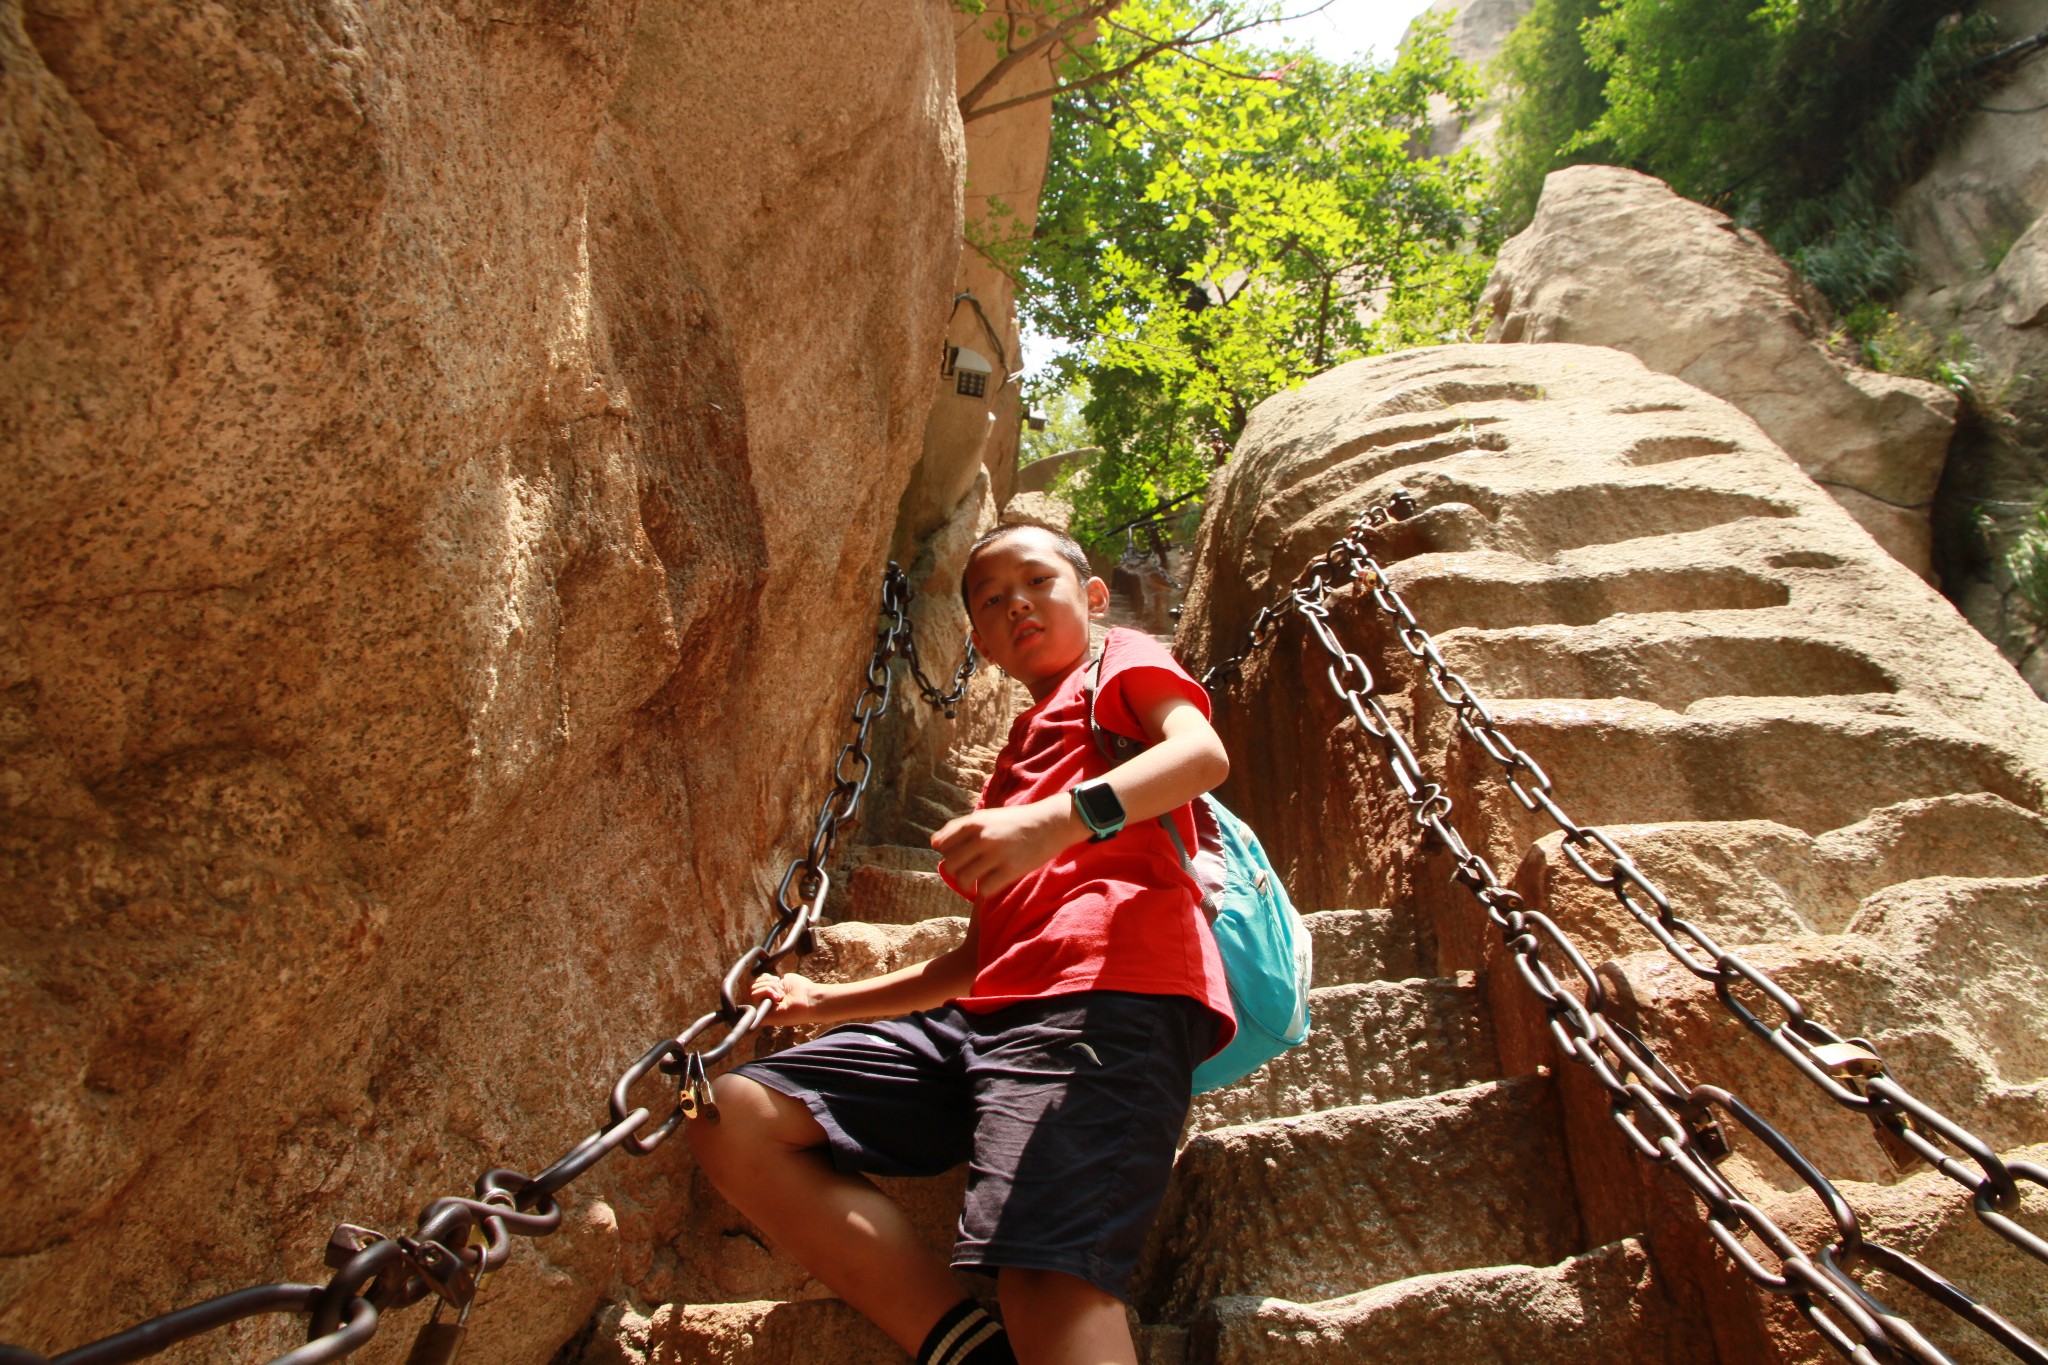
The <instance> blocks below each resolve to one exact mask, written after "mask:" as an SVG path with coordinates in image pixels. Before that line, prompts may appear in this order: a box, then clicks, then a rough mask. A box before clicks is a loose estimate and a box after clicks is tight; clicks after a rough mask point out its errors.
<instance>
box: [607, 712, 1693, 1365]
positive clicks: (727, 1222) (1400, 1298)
mask: <svg viewBox="0 0 2048 1365" xmlns="http://www.w3.org/2000/svg"><path fill="white" fill-rule="evenodd" d="M994 759H995V753H994V751H993V750H983V749H966V750H962V751H960V752H957V753H955V754H953V755H951V756H949V757H948V759H947V760H946V761H945V763H944V764H943V766H942V768H941V770H940V771H939V772H938V773H937V774H936V775H934V776H933V777H932V778H931V779H930V780H929V781H928V782H927V784H926V785H925V788H924V790H923V792H922V793H921V794H920V795H919V797H918V798H917V799H916V800H915V801H913V802H912V803H911V806H910V809H909V811H908V812H907V818H906V819H905V820H904V821H903V822H902V823H901V825H900V826H899V827H898V829H897V830H895V831H893V832H890V834H889V837H890V838H891V840H892V841H890V842H880V843H874V844H870V845H866V846H863V847H859V848H856V849H854V850H853V851H852V854H851V859H850V868H849V872H848V875H847V876H845V877H844V878H843V886H844V891H843V893H840V894H837V895H835V897H834V899H833V901H832V909H831V913H830V916H829V918H830V920H831V922H830V923H829V924H828V925H827V926H826V927H825V928H824V929H823V930H822V932H821V935H820V947H819V951H818V952H817V953H816V954H815V955H814V956H813V957H811V958H810V959H808V961H807V963H806V965H805V967H804V970H805V971H806V972H807V973H808V974H811V975H813V976H816V977H818V978H820V979H825V980H846V979H855V978H859V977H862V976H867V975H871V974H873V973H876V972H880V971H887V970H890V969H892V968H895V967H897V966H901V965H904V964H905V963H908V962H913V961H917V960H920V959H922V958H925V957H928V956H930V955H932V954H934V953H937V952H941V951H943V950H945V949H947V948H949V947H951V946H953V945H954V944H956V943H958V942H959V941H960V938H961V936H962V935H963V934H964V933H965V931H966V920H965V918H963V917H962V916H960V915H959V914H957V913H956V912H957V911H958V910H959V909H960V908H961V902H960V901H959V899H958V898H957V897H955V896H953V894H952V893H951V892H950V891H948V890H947V889H946V887H945V885H944V883H943V882H942V881H941V880H940V878H939V876H938V874H937V871H936V870H935V869H936V867H937V862H938V859H937V855H936V854H934V853H933V852H931V850H930V849H929V848H927V847H924V846H923V845H924V842H925V841H926V840H928V839H929V837H930V834H931V831H932V830H933V829H935V828H936V827H937V826H938V825H939V824H942V823H943V822H944V821H945V820H947V819H950V818H952V817H953V816H954V815H957V814H959V813H962V812H964V811H965V810H967V809H968V808H970V807H971V805H972V804H973V801H974V797H975V792H976V790H977V789H978V788H979V787H980V785H981V783H982V782H983V781H985V780H986V777H987V775H988V772H989V771H990V769H991V767H992V766H993V763H994ZM1304 918H1305V921H1306V923H1307V925H1308V928H1309V930H1310V934H1311V937H1312V939H1313V942H1314V945H1315V959H1316V974H1315V979H1314V990H1313V997H1312V998H1313V1021H1314V1029H1313V1031H1312V1033H1311V1034H1310V1037H1309V1040H1308V1042H1307V1043H1305V1044H1304V1045H1303V1046H1302V1047H1300V1048H1298V1049H1296V1050H1294V1051H1293V1052H1290V1053H1289V1054H1287V1055H1286V1056H1284V1057H1281V1058H1279V1059H1277V1060H1276V1061H1275V1062H1273V1063H1272V1064H1271V1065H1270V1066H1268V1067H1267V1068H1265V1069H1264V1070H1263V1071H1261V1072H1260V1073H1258V1074H1256V1075H1254V1076H1252V1077H1249V1078H1247V1079H1246V1080H1244V1081H1241V1082H1239V1083H1238V1084H1236V1085H1233V1086H1230V1087H1228V1088H1226V1089H1223V1090H1220V1091H1216V1092H1213V1093H1211V1094H1208V1095H1204V1096H1201V1097H1199V1098H1198V1099H1197V1100H1196V1101H1195V1104H1194V1106H1193V1108H1192V1110H1191V1113H1190V1116H1189V1120H1188V1128H1187V1134H1186V1138H1185V1145H1184V1147H1183V1149H1182V1151H1181V1153H1180V1157H1179V1159H1178V1162H1177V1165H1176V1168H1175V1174H1174V1179H1173V1183H1172V1186H1171V1187H1170V1189H1169V1192H1168V1195H1167V1199H1166V1203H1165V1206H1164V1207H1163V1209H1162V1211H1161V1213H1160V1217H1159V1221H1158V1224H1157V1227H1156V1228H1155V1231H1154V1235H1153V1239H1152V1244H1151V1247H1150V1249H1149V1250H1148V1252H1147V1254H1146V1257H1145V1259H1144V1261H1143V1263H1142V1264H1141V1266H1140V1268H1139V1273H1138V1277H1137V1281H1136V1283H1135V1285H1134V1292H1133V1310H1134V1319H1133V1321H1134V1326H1135V1328H1136V1335H1137V1337H1138V1341H1139V1347H1140V1355H1141V1358H1142V1359H1143V1360H1144V1361H1145V1362H1146V1363H1147V1365H1209V1363H1210V1362H1254V1361H1279V1360H1353V1359H1355V1360H1360V1361H1364V1360H1367V1359H1371V1360H1374V1361H1438V1360H1442V1361H1452V1360H1456V1361H1460V1362H1464V1361H1470V1360H1501V1361H1507V1360H1520V1359H1524V1358H1527V1357H1526V1351H1527V1348H1529V1347H1530V1346H1531V1344H1533V1343H1543V1342H1549V1343H1552V1344H1554V1345H1556V1346H1559V1347H1562V1346H1563V1345H1564V1343H1566V1342H1569V1344H1570V1349H1571V1351H1572V1352H1573V1354H1574V1357H1575V1358H1579V1359H1584V1360H1589V1361H1593V1362H1614V1363H1615V1365H1621V1362H1679V1361H1685V1360H1691V1359H1694V1358H1697V1357H1695V1356H1694V1355H1690V1354H1688V1345H1687V1343H1686V1342H1684V1341H1682V1340H1680V1339H1679V1337H1678V1333H1677V1330H1676V1327H1675V1325H1674V1324H1675V1320H1674V1318H1673V1317H1672V1315H1671V1314H1670V1313H1669V1312H1668V1311H1666V1309H1665V1305H1664V1303H1663V1301H1662V1298H1661V1295H1660V1291H1659V1289H1658V1286H1657V1285H1656V1283H1655V1281H1654V1279H1653V1276H1652V1274H1651V1267H1650V1263H1649V1260H1648V1258H1647V1257H1646V1256H1645V1254H1644V1253H1643V1251H1642V1250H1641V1248H1640V1247H1638V1246H1637V1245H1636V1244H1635V1243H1634V1242H1632V1241H1621V1242H1615V1243H1611V1244H1609V1245H1606V1246H1601V1247H1588V1246H1586V1245H1585V1239H1584V1237H1583V1235H1582V1233H1581V1229H1580V1224H1579V1218H1578V1214H1577V1211H1576V1196H1575V1194H1574V1191H1573V1188H1572V1180H1571V1175H1570V1167H1569V1163H1568V1161H1567V1159H1566V1155H1565V1152H1564V1134H1563V1127H1562V1123H1561V1120H1560V1116H1559V1106H1558V1102H1557V1098H1556V1096H1555V1094H1554V1093H1553V1083H1552V1080H1551V1078H1550V1077H1549V1076H1548V1075H1547V1074H1530V1075H1524V1076H1518V1077H1503V1076H1502V1074H1501V1069H1500V1063H1499V1057H1498V1053H1497V1049H1496V1045H1495V1039H1494V1033H1493V1028H1492V1025H1491V1022H1490V1020H1489V1017H1488V1011H1487V1007H1486V1004H1485V1000H1484V997H1483V994H1482V992H1481V990H1480V989H1479V986H1478V984H1477V983H1476V982H1475V980H1474V978H1473V975H1472V974H1471V973H1461V974H1458V975H1454V976H1444V977H1438V976H1433V975H1432V974H1431V972H1430V967H1429V964H1428V962H1427V961H1426V960H1425V950H1424V948H1423V945H1422V943H1421V941H1420V936H1419V933H1418V927H1417V921H1416V919H1415V918H1414V917H1413V916H1412V915H1409V914H1404V913H1401V912H1399V911H1397V910H1387V909H1333V910H1322V911H1317V912H1314V913H1310V914H1307V915H1305V916H1304ZM789 1041H791V1035H790V1033H789V1032H788V1031H781V1032H776V1031H771V1034H770V1036H769V1037H768V1038H767V1039H766V1040H765V1041H764V1043H763V1048H764V1050H773V1049H774V1048H776V1047H778V1046H784V1045H787V1043H788V1042H789ZM879 1183H881V1184H882V1185H883V1186H884V1188H886V1189H888V1190H890V1192H891V1193H892V1194H895V1195H897V1196H898V1197H899V1198H901V1199H903V1200H904V1202H905V1203H906V1206H907V1207H909V1208H910V1209H911V1211H912V1214H913V1217H915V1218H917V1219H918V1220H919V1221H920V1223H921V1225H922V1226H924V1228H925V1229H926V1232H927V1236H928V1237H929V1240H930V1241H931V1243H932V1245H933V1246H934V1247H936V1248H940V1249H942V1250H943V1249H947V1248H950V1246H951V1241H952V1231H953V1220H954V1217H955V1215H956V1212H957V1208H958V1201H959V1196H960V1191H961V1189H962V1187H963V1178H962V1176H961V1175H960V1173H957V1172H956V1173H954V1174H953V1175H951V1176H948V1177H942V1178H940V1179H938V1180H934V1181H923V1182H907V1181H882V1182H879ZM692 1199H693V1205H694V1207H695V1208H696V1209H697V1211H698V1217H699V1220H700V1223H701V1226H700V1227H698V1228H697V1229H695V1230H694V1231H693V1232H692V1233H690V1234H688V1235H687V1236H688V1237H692V1238H694V1239H695V1240H696V1242H698V1243H700V1244H704V1245H709V1246H712V1247H714V1248H722V1249H723V1252H724V1253H725V1254H730V1253H732V1252H733V1251H734V1250H735V1249H743V1250H746V1251H747V1252H749V1253H750V1254H753V1255H756V1256H757V1258H763V1259H764V1260H769V1259H772V1262H773V1264H772V1266H771V1265H768V1264H765V1263H764V1264H762V1265H761V1266H759V1267H758V1270H759V1272H760V1273H758V1274H756V1275H755V1276H754V1277H753V1278H752V1279H750V1280H745V1281H744V1282H740V1281H735V1280H731V1279H728V1280H727V1281H726V1284H725V1292H726V1293H727V1294H728V1295H729V1296H733V1297H738V1296H737V1295H734V1294H733V1291H734V1290H738V1291H739V1293H740V1294H743V1295H746V1296H747V1297H745V1298H744V1300H743V1301H733V1302H713V1301H707V1300H708V1299H709V1298H710V1297H712V1295H713V1294H714V1292H715V1291H716V1288H717V1287H716V1286H714V1285H712V1284H709V1283H701V1284H700V1287H698V1288H697V1289H696V1291H695V1292H694V1293H691V1294H688V1295H687V1296H686V1297H687V1298H688V1300H689V1301H687V1302H685V1301H683V1300H682V1299H681V1298H679V1300H678V1302H675V1303H671V1304H667V1305H664V1306H663V1307H661V1308H660V1309H658V1310H656V1311H655V1312H654V1313H652V1314H651V1315H636V1314H632V1313H617V1314H615V1316H614V1319H613V1320H612V1322H611V1323H609V1324H607V1327H606V1330H605V1331H603V1332H601V1333H600V1334H599V1339H598V1341H597V1342H596V1343H595V1345H594V1347H593V1348H592V1350H591V1351H590V1353H589V1354H586V1355H585V1356H584V1357H583V1359H584V1360H585V1361H591V1362H595V1361H607V1362H610V1361H622V1360H627V1361H634V1362H636V1363H638V1365H654V1363H655V1362H662V1363H663V1365H667V1363H669V1362H675V1363H676V1365H683V1363H685V1362H687V1363H689V1365H699V1363H704V1365H709V1363H710V1362H718V1363H719V1365H784V1363H785V1362H788V1363H789V1365H795V1362H798V1361H804V1362H811V1361H823V1360H830V1361H844V1362H853V1363H854V1365H865V1363H866V1362H870V1361H872V1362H876V1363H877V1365H879V1363H880V1362H893V1361H899V1360H901V1359H902V1356H901V1353H900V1352H898V1351H897V1350H896V1349H895V1348H894V1346H893V1345H891V1344H890V1343H889V1342H888V1341H887V1340H886V1339H884V1338H883V1337H882V1336H881V1335H880V1333H878V1332H876V1331H874V1330H873V1329H872V1328H871V1327H869V1326H868V1324H866V1323H865V1322H864V1321H863V1320H861V1319H860V1318H858V1316H857V1315H855V1314H853V1313H852V1312H851V1310H849V1309H848V1308H846V1306H845V1305H844V1304H841V1303H839V1302H838V1301H837V1300H835V1299H832V1298H830V1297H829V1296H828V1295H827V1293H826V1291H825V1290H824V1289H823V1287H822V1286H820V1285H818V1284H817V1283H816V1282H815V1281H810V1280H808V1279H807V1278H806V1277H805V1276H804V1275H803V1273H802V1271H801V1270H800V1269H799V1268H798V1267H796V1266H794V1265H793V1264H792V1263H790V1262H788V1261H787V1260H786V1259H785V1258H782V1257H780V1256H779V1255H776V1256H772V1257H771V1254H770V1253H769V1252H768V1251H767V1250H766V1249H765V1245H764V1243H763V1241H762V1239H761V1238H760V1236H759V1234H758V1233H756V1232H754V1231H753V1230H751V1229H749V1228H747V1227H746V1225H745V1223H744V1220H742V1219H741V1218H740V1217H739V1215H738V1214H737V1213H736V1212H735V1211H734V1210H732V1209H731V1208H730V1207H729V1206H727V1205H725V1204H724V1201H723V1200H721V1199H719V1198H718V1197H717V1196H716V1194H715V1193H714V1192H713V1191H711V1190H710V1189H709V1187H708V1185H707V1184H705V1183H704V1182H703V1181H701V1180H698V1181H696V1182H694V1184H693V1187H692ZM683 1240H684V1239H679V1242H681V1241H683ZM700 1279H701V1277H700ZM962 1284H963V1287H964V1288H966V1289H967V1290H968V1291H969V1292H973V1293H976V1294H978V1295H980V1296H982V1297H984V1298H985V1299H990V1300H991V1301H992V1299H993V1285H992V1283H991V1282H990V1281H988V1280H985V1279H973V1278H969V1277H963V1279H962ZM679 1287H682V1288H687V1287H688V1286H687V1285H680V1286H679Z"/></svg>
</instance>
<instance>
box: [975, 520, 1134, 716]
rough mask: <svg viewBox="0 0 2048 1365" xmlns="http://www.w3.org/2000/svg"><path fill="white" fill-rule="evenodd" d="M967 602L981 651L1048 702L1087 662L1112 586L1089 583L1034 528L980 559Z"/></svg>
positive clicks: (1007, 538) (1000, 543)
mask: <svg viewBox="0 0 2048 1365" xmlns="http://www.w3.org/2000/svg"><path fill="white" fill-rule="evenodd" d="M967 601H968V603H969V606H968V610H967V615H968V619H969V620H970V621H971V622H972V623H973V626H974V647H975V648H976V649H978V650H980V651H981V652H982V654H983V656H984V657H986V658H987V659H989V660H990V662H992V663H994V664H995V665H996V666H997V667H998V668H1000V669H1002V670H1003V672H1005V673H1007V674H1009V675H1010V676H1011V677H1013V678H1015V679H1016V680H1017V681H1018V682H1021V683H1023V684H1024V685H1025V686H1026V687H1028V688H1030V689H1031V692H1032V695H1033V696H1035V697H1041V698H1042V697H1043V695H1045V693H1049V692H1050V691H1051V689H1052V688H1053V687H1054V686H1056V685H1057V684H1058V683H1059V680H1060V679H1062V678H1064V677H1065V676H1066V675H1067V673H1068V672H1069V671H1070V670H1071V669H1072V668H1073V667H1074V665H1075V664H1077V663H1079V662H1080V661H1081V660H1082V659H1084V658H1086V657H1087V655H1088V622H1089V619H1090V618H1091V617H1097V616H1101V615H1102V614H1103V613H1104V612H1105V611H1107V610H1108V608H1109V588H1108V585H1106V584H1105V583H1103V581H1102V580H1101V579H1099V578H1090V579H1089V580H1088V581H1087V582H1085V583H1083V582H1082V581H1081V578H1080V575H1078V574H1077V573H1075V571H1074V566H1073V565H1072V564H1069V563H1068V562H1067V561H1066V560H1064V559H1062V558H1061V557H1060V553H1059V550H1058V549H1057V548H1056V546H1055V544H1054V542H1053V540H1052V537H1051V536H1049V535H1047V534H1046V533H1045V532H1043V531H1040V530H1037V529H1036V528H1032V527H1027V528H1026V529H1024V530H1021V531H1017V532H1015V533H1013V534H1011V535H1007V536H1004V537H1003V538H1002V539H1001V540H999V541H997V542H995V543H994V544H993V545H990V546H987V547H986V548H984V549H983V550H982V552H981V553H980V554H978V555H976V556H975V557H974V561H973V562H972V563H971V564H969V565H968V566H967ZM1041 689H1043V690H1041Z"/></svg>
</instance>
